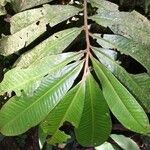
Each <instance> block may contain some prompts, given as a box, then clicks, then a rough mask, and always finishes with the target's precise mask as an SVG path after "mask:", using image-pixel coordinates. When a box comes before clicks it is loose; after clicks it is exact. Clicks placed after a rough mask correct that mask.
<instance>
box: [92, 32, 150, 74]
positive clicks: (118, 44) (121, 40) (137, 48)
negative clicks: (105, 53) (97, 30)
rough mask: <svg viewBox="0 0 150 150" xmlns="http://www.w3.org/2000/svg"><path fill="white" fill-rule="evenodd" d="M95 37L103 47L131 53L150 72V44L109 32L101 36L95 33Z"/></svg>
mask: <svg viewBox="0 0 150 150" xmlns="http://www.w3.org/2000/svg"><path fill="white" fill-rule="evenodd" d="M93 37H95V38H96V39H97V42H98V43H99V44H100V45H101V46H102V47H103V48H111V49H117V50H118V51H120V52H121V53H123V54H126V55H130V56H131V57H133V58H134V59H136V60H137V61H138V62H140V63H141V64H142V65H143V66H144V67H145V68H146V69H147V71H148V72H149V73H150V60H149V58H150V49H149V47H148V46H145V45H143V44H141V43H137V42H134V41H133V40H132V39H129V38H125V37H123V36H120V35H110V34H108V35H104V37H103V38H101V37H100V35H98V34H95V35H93ZM145 59H146V61H145Z"/></svg>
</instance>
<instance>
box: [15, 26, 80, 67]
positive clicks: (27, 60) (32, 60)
mask: <svg viewBox="0 0 150 150" xmlns="http://www.w3.org/2000/svg"><path fill="white" fill-rule="evenodd" d="M80 32H81V29H80V28H71V29H67V30H63V31H60V32H58V33H55V34H54V35H52V36H51V37H49V38H48V39H47V40H45V41H43V42H41V43H40V44H39V45H37V46H36V47H34V48H33V49H31V50H30V51H28V52H26V53H24V54H23V55H22V56H21V57H20V58H19V59H18V60H17V62H16V63H15V65H14V66H18V67H21V68H26V67H28V66H30V65H31V64H36V63H37V62H38V61H39V59H41V58H42V57H45V56H47V55H50V54H58V53H61V52H62V51H63V50H64V49H65V48H66V47H67V46H68V45H69V44H70V43H71V42H72V41H73V40H74V39H75V37H77V35H78V34H79V33H80Z"/></svg>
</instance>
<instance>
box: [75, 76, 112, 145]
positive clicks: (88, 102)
mask: <svg viewBox="0 0 150 150" xmlns="http://www.w3.org/2000/svg"><path fill="white" fill-rule="evenodd" d="M110 132H111V120H110V116H109V109H108V105H107V103H106V101H105V99H104V97H103V94H102V91H101V90H100V87H99V86H98V84H97V83H96V81H95V80H94V78H93V76H92V75H91V74H90V73H88V75H87V77H86V95H85V104H84V109H83V113H82V117H81V121H80V124H79V127H78V128H77V129H75V133H76V138H77V140H78V142H79V143H80V144H81V145H82V146H96V145H100V144H102V143H104V142H105V141H106V140H107V139H108V137H109V134H110Z"/></svg>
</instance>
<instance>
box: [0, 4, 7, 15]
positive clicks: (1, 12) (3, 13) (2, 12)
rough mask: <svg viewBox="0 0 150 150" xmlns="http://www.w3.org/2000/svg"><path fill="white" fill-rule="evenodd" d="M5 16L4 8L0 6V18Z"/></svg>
mask: <svg viewBox="0 0 150 150" xmlns="http://www.w3.org/2000/svg"><path fill="white" fill-rule="evenodd" d="M5 14H6V10H5V8H4V7H3V6H1V5H0V16H2V15H5Z"/></svg>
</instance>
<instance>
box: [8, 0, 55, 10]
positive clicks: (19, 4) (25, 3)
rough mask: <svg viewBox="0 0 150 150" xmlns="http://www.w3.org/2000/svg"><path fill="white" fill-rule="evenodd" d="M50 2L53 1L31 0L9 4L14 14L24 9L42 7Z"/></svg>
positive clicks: (12, 0)
mask: <svg viewBox="0 0 150 150" xmlns="http://www.w3.org/2000/svg"><path fill="white" fill-rule="evenodd" d="M51 1H53V0H36V1H33V0H23V1H20V0H10V3H11V5H12V6H13V8H14V10H15V11H16V12H19V11H22V10H25V9H29V8H32V7H35V6H38V5H42V4H44V3H48V2H51Z"/></svg>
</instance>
